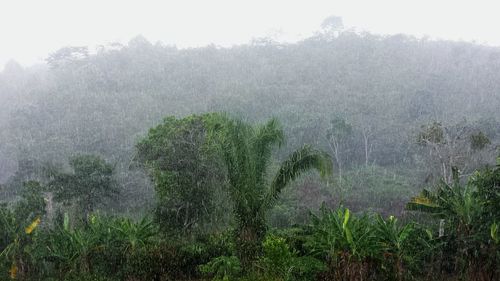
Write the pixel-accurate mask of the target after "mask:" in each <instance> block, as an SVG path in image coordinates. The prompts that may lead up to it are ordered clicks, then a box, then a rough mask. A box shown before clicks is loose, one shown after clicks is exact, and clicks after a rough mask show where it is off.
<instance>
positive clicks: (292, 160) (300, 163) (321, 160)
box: [266, 145, 332, 208]
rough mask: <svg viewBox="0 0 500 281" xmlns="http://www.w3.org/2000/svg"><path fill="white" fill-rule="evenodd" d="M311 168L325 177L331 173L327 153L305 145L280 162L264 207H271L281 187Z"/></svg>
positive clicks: (330, 164)
mask: <svg viewBox="0 0 500 281" xmlns="http://www.w3.org/2000/svg"><path fill="white" fill-rule="evenodd" d="M311 169H316V170H318V171H319V172H320V175H321V176H322V177H325V176H328V175H330V174H331V173H332V162H331V161H330V157H329V156H328V154H326V153H324V152H322V151H319V150H316V149H313V148H311V146H309V145H305V146H303V147H302V148H300V149H298V150H296V151H295V152H294V153H292V155H291V156H290V157H289V158H288V159H287V160H285V161H284V162H283V163H282V164H281V167H280V169H279V171H278V173H277V174H276V176H275V178H274V180H273V182H272V184H271V187H270V190H269V192H268V194H267V197H266V207H268V208H269V207H272V206H273V205H274V202H275V201H276V200H277V199H278V196H279V194H280V192H281V191H282V190H283V188H285V187H286V186H287V185H288V184H289V183H290V182H292V181H293V180H295V179H296V178H297V177H299V176H300V175H301V174H302V173H303V172H305V171H308V170H311Z"/></svg>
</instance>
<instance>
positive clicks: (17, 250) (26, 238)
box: [0, 216, 41, 280]
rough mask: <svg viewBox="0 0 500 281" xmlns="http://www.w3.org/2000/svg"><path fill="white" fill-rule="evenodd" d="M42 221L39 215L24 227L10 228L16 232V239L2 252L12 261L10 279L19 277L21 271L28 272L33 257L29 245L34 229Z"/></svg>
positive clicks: (1, 254)
mask: <svg viewBox="0 0 500 281" xmlns="http://www.w3.org/2000/svg"><path fill="white" fill-rule="evenodd" d="M2 217H3V216H2ZM13 222H15V221H13ZM40 222H41V219H40V217H37V218H35V219H34V220H33V221H32V222H31V223H30V224H29V225H27V226H26V227H24V229H23V227H15V226H11V227H10V230H11V231H13V232H14V233H15V236H14V239H13V241H12V242H11V243H10V244H8V245H7V246H6V247H5V248H4V249H3V250H2V251H1V252H0V258H5V259H6V260H10V261H12V264H11V266H10V269H9V277H10V279H13V280H14V279H17V277H18V275H19V273H24V272H26V270H27V266H28V261H29V260H30V258H31V252H30V250H29V247H28V245H29V244H30V242H31V240H32V236H33V235H34V233H33V232H34V230H35V229H36V228H37V227H38V226H39V225H40Z"/></svg>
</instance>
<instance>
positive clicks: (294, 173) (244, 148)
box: [210, 114, 331, 268]
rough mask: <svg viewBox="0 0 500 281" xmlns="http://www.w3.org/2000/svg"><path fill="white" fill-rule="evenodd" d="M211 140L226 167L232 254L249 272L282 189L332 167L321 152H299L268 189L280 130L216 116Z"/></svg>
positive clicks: (271, 124) (270, 123)
mask: <svg viewBox="0 0 500 281" xmlns="http://www.w3.org/2000/svg"><path fill="white" fill-rule="evenodd" d="M210 134H211V140H212V141H213V142H214V143H216V144H217V145H218V148H219V149H220V154H221V155H222V159H223V160H224V162H225V164H226V173H227V178H228V182H229V187H228V189H229V194H230V197H231V200H232V204H233V210H234V214H235V219H236V223H237V227H236V246H237V249H236V250H237V254H238V257H239V258H240V260H241V262H242V264H243V266H244V267H245V268H248V267H249V266H250V265H251V263H252V262H253V261H254V260H255V258H256V257H257V256H258V255H259V253H260V251H261V249H260V248H261V242H262V239H263V238H264V236H265V231H266V213H267V212H268V210H269V209H270V208H272V207H273V206H274V204H275V202H276V200H277V198H278V197H279V194H280V193H281V191H282V190H283V188H285V187H286V186H287V185H289V184H290V182H292V181H293V180H294V179H296V178H297V177H298V176H299V175H300V174H302V173H303V172H305V171H307V170H310V169H316V170H318V171H319V172H320V173H321V174H322V175H328V174H329V173H331V162H330V159H329V157H328V156H327V155H325V154H324V153H323V152H320V151H318V150H315V149H312V148H311V147H310V146H304V147H302V148H300V149H298V150H297V151H295V152H294V153H292V155H291V156H290V157H289V158H288V159H287V160H285V161H284V162H282V164H281V165H280V167H279V169H278V172H277V173H276V175H275V176H274V178H273V180H272V182H271V183H268V182H267V179H268V177H267V176H268V173H269V166H270V164H271V160H272V159H271V156H272V152H273V148H274V147H276V146H280V145H281V144H282V143H283V141H284V133H283V130H282V128H281V125H280V124H279V122H278V121H277V120H276V119H271V120H269V121H268V122H267V123H265V124H264V125H258V126H252V125H250V124H247V123H245V122H244V121H242V120H240V119H231V118H229V117H227V116H225V115H222V114H218V115H217V114H216V115H214V119H213V123H212V124H211V132H210Z"/></svg>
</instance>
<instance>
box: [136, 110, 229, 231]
mask: <svg viewBox="0 0 500 281" xmlns="http://www.w3.org/2000/svg"><path fill="white" fill-rule="evenodd" d="M211 116H212V114H205V115H192V116H188V117H185V118H182V119H176V118H175V117H168V118H165V119H164V120H163V123H161V124H160V125H158V126H156V127H154V128H151V129H150V130H149V133H148V135H147V137H145V138H144V139H142V140H141V141H140V142H139V143H138V144H137V145H136V147H137V152H138V154H137V160H139V161H140V162H141V163H143V164H144V165H145V166H146V167H147V168H148V170H149V171H150V175H151V177H152V179H153V181H154V184H155V189H156V193H157V195H158V200H157V207H156V212H155V214H156V220H157V221H158V222H159V223H160V225H161V226H162V227H164V228H165V229H170V230H176V231H180V232H181V233H182V234H183V235H185V234H188V233H190V234H191V233H193V231H202V230H205V229H206V228H210V227H211V226H217V225H222V224H224V218H225V217H226V216H224V211H225V208H224V207H225V204H224V201H222V200H220V198H221V197H222V198H223V197H224V196H221V195H223V194H221V193H222V192H221V188H222V187H223V186H224V178H223V176H224V174H223V172H222V168H221V163H220V161H218V158H217V156H216V155H215V153H214V149H213V147H212V146H211V145H210V144H209V143H208V142H207V137H206V135H207V122H209V120H210V118H211ZM220 218H223V219H222V220H221V219H220ZM219 220H221V221H219Z"/></svg>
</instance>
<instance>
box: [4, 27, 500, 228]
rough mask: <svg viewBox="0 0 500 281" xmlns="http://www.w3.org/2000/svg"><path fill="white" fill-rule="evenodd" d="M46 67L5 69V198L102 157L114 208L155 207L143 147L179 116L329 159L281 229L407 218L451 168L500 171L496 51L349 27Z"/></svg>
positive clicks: (137, 42)
mask: <svg viewBox="0 0 500 281" xmlns="http://www.w3.org/2000/svg"><path fill="white" fill-rule="evenodd" d="M47 62H48V65H47V66H33V67H27V68H23V67H21V66H19V65H18V64H17V63H15V62H11V63H9V64H8V65H6V67H5V69H4V71H3V72H2V73H1V74H0V97H1V99H2V103H1V104H0V158H1V159H2V161H1V162H0V182H2V189H1V192H2V194H3V195H2V198H13V197H12V196H14V195H15V194H17V193H18V190H19V188H20V186H21V182H22V181H23V180H26V179H38V178H40V177H41V175H40V174H42V170H44V169H46V168H47V167H48V166H51V167H52V168H57V167H59V168H58V169H67V168H68V164H65V163H66V162H67V159H68V157H70V156H71V155H75V154H79V153H84V154H98V155H102V156H103V157H104V158H105V159H106V160H108V161H109V162H110V163H112V164H113V165H114V166H115V168H116V170H117V173H116V174H117V180H118V182H119V186H120V190H121V192H120V198H121V199H120V200H118V201H117V202H116V201H115V202H111V203H110V205H109V206H111V207H110V208H111V209H113V210H115V211H118V212H124V211H126V210H130V209H132V210H137V209H140V210H147V209H148V208H150V207H151V206H152V204H153V203H152V202H153V201H154V200H153V199H152V198H153V189H152V187H151V183H150V181H149V179H148V177H147V176H146V174H145V172H144V171H143V170H142V169H141V168H140V167H138V165H136V164H135V162H136V161H135V160H134V155H135V153H136V152H135V149H134V145H135V144H136V143H137V141H138V140H139V139H141V138H142V137H143V136H144V135H145V133H146V132H147V129H148V128H150V127H152V126H154V125H157V124H159V123H160V122H161V121H162V119H163V118H164V117H166V116H170V115H174V116H177V117H184V116H187V115H189V114H193V113H204V112H211V111H225V112H228V113H229V114H232V115H235V116H236V115H237V116H241V117H243V118H244V119H245V120H248V121H251V122H256V121H263V120H266V119H268V118H270V117H277V118H278V119H279V120H281V121H282V123H283V124H284V129H285V134H286V136H287V145H286V146H284V147H285V148H283V149H281V150H280V151H279V152H278V153H277V154H276V155H275V160H276V161H278V160H280V159H282V158H283V157H284V156H285V155H288V154H289V153H290V152H291V151H292V150H293V149H296V148H298V147H300V146H302V145H303V144H306V143H308V144H313V145H315V146H317V147H319V148H321V149H323V150H325V151H327V152H329V154H330V155H331V157H332V159H331V160H332V163H333V164H334V171H335V172H334V174H333V175H332V178H331V179H330V180H329V181H328V182H326V183H325V182H318V181H317V180H315V179H314V178H313V177H311V178H310V177H305V178H303V179H302V180H301V181H300V182H298V183H296V185H297V187H296V188H293V189H290V190H287V192H286V196H285V198H284V199H283V200H282V205H281V207H280V208H281V209H279V208H278V209H279V210H280V212H279V214H276V216H277V218H276V220H277V221H282V220H281V219H279V217H280V216H281V215H282V214H283V213H287V212H288V213H289V214H290V216H291V217H293V219H291V221H290V223H291V222H293V221H296V220H300V217H301V215H300V214H301V213H304V212H306V210H307V209H308V208H316V207H318V206H319V204H320V203H321V202H323V201H326V202H327V203H328V204H332V205H333V204H336V203H339V202H340V201H342V202H343V203H344V204H345V205H346V206H347V207H350V208H353V209H355V210H359V209H361V208H372V209H375V210H378V211H382V212H384V213H400V212H401V211H402V210H403V206H404V203H405V202H406V200H407V199H409V198H410V196H412V195H415V194H416V193H418V191H419V190H420V188H421V187H422V186H424V185H427V184H430V183H433V182H435V181H436V180H437V179H438V178H440V177H443V176H444V177H450V175H451V168H452V166H457V167H458V168H459V169H461V172H462V174H463V175H467V174H469V173H471V171H473V169H475V168H477V167H479V166H481V165H483V164H485V163H490V164H491V163H494V158H495V156H496V153H495V149H496V146H497V145H498V143H499V140H500V125H499V121H500V111H499V108H500V95H499V92H500V48H496V47H486V46H481V45H475V44H472V43H464V42H451V41H435V40H426V39H415V38H412V37H408V36H404V35H395V36H378V35H374V34H369V33H355V32H351V31H344V32H341V33H340V34H337V33H334V34H332V33H318V34H317V35H315V36H313V37H311V38H308V39H306V40H303V41H301V42H298V43H294V44H279V43H277V42H274V41H272V40H270V39H260V40H255V41H253V42H252V43H249V44H245V45H239V46H234V47H232V48H220V47H217V46H207V47H203V48H194V49H178V48H176V47H174V46H165V45H162V44H161V43H156V44H152V43H150V42H148V41H147V40H145V39H144V38H143V37H140V36H139V37H136V38H134V39H132V40H131V41H130V42H129V43H128V44H127V45H125V46H122V45H119V44H114V45H110V46H104V47H102V48H100V49H99V50H98V51H97V53H91V54H89V52H88V51H87V49H86V48H79V47H66V48H63V49H61V50H59V51H56V52H54V53H53V54H51V55H50V56H49V57H48V59H47ZM436 132H438V133H439V136H440V138H438V139H436V138H435V137H433V136H432V134H433V133H436ZM474 136H475V137H478V136H479V139H480V141H481V143H482V144H480V145H479V146H474V145H473V144H472V140H473V137H474ZM482 137H484V139H481V138H482ZM476 139H477V138H476ZM49 163H50V165H49ZM287 202H288V203H287ZM292 203H293V204H292ZM276 223H279V222H276Z"/></svg>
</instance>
